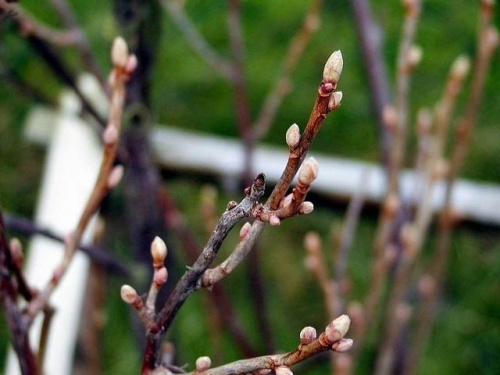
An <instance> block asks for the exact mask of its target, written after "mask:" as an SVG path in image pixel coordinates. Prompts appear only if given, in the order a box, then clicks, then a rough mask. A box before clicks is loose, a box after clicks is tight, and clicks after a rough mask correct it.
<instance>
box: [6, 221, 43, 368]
mask: <svg viewBox="0 0 500 375" xmlns="http://www.w3.org/2000/svg"><path fill="white" fill-rule="evenodd" d="M10 254H11V249H10V246H9V243H8V240H7V237H6V234H5V225H4V222H3V215H2V213H1V212H0V300H1V302H2V304H3V307H4V311H5V318H6V323H7V329H8V331H9V336H10V339H11V342H12V345H13V347H14V351H15V352H16V355H17V358H18V360H19V365H20V368H21V373H22V374H23V375H35V374H38V367H37V361H36V356H35V354H34V353H33V350H32V349H31V345H30V342H29V335H28V328H29V324H28V323H27V321H26V319H24V316H23V314H22V312H21V310H20V308H19V306H18V305H17V289H16V286H15V282H14V280H12V277H11V275H10V273H11V269H10V268H11V267H10V265H9V264H11V260H10V258H11V256H10Z"/></svg>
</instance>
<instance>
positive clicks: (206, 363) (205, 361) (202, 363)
mask: <svg viewBox="0 0 500 375" xmlns="http://www.w3.org/2000/svg"><path fill="white" fill-rule="evenodd" d="M211 365H212V360H211V359H210V357H206V356H205V357H199V358H198V359H197V360H196V371H205V370H208V369H209V368H210V366H211Z"/></svg>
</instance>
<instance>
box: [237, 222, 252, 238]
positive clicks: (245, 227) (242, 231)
mask: <svg viewBox="0 0 500 375" xmlns="http://www.w3.org/2000/svg"><path fill="white" fill-rule="evenodd" d="M250 228H252V224H250V223H249V222H246V223H245V224H243V226H242V227H241V229H240V239H241V240H243V239H244V238H245V237H246V236H247V234H248V232H250Z"/></svg>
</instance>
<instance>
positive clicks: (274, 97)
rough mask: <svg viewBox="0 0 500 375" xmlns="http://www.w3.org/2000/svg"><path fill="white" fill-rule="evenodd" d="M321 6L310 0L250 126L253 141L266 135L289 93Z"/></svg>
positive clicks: (319, 2)
mask: <svg viewBox="0 0 500 375" xmlns="http://www.w3.org/2000/svg"><path fill="white" fill-rule="evenodd" d="M322 5H323V0H311V4H310V5H309V10H308V11H307V14H306V15H305V17H304V20H303V21H302V25H301V27H300V28H299V29H298V30H297V32H296V33H295V35H294V36H293V37H292V39H291V41H290V44H289V45H288V49H287V51H286V53H285V57H284V58H283V61H282V62H281V68H280V70H279V77H278V79H277V80H276V83H275V84H274V86H272V87H271V89H270V90H269V92H268V94H267V96H266V98H265V99H264V103H263V104H262V108H261V110H260V113H259V115H258V117H257V119H256V120H255V121H254V123H253V125H252V133H253V138H254V139H261V138H263V137H264V136H265V135H266V134H267V132H268V131H269V128H270V126H271V124H272V122H273V119H274V118H275V116H276V113H277V112H278V109H279V108H280V106H281V103H282V102H283V99H284V97H285V96H286V95H287V94H288V93H289V92H290V88H291V83H290V81H291V78H290V77H291V75H292V74H293V72H294V71H295V69H296V67H297V65H298V62H299V61H300V58H301V57H302V54H303V52H304V50H305V49H306V47H307V45H308V44H309V41H310V40H311V37H312V36H313V34H314V32H315V31H316V30H318V28H319V25H320V11H321V7H322Z"/></svg>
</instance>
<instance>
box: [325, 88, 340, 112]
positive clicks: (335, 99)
mask: <svg viewBox="0 0 500 375" xmlns="http://www.w3.org/2000/svg"><path fill="white" fill-rule="evenodd" d="M343 97H344V94H343V93H342V91H335V92H334V93H332V96H331V97H330V101H329V102H328V109H329V110H330V111H333V110H334V109H337V108H338V107H340V102H341V101H342V98H343Z"/></svg>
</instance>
